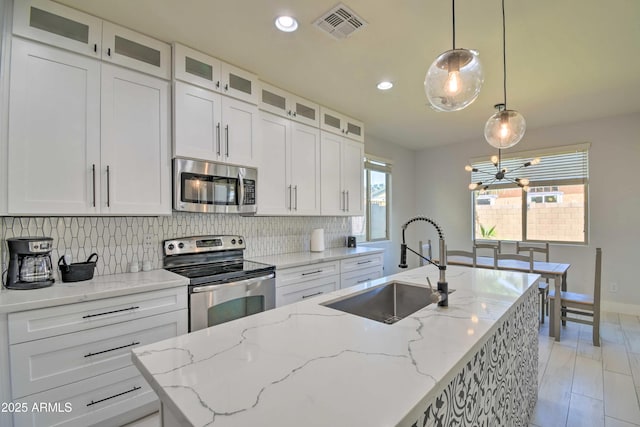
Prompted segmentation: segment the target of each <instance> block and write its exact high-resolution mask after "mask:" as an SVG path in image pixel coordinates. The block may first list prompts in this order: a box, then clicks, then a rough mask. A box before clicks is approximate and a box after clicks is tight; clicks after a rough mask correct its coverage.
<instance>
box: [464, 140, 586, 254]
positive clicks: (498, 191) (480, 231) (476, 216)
mask: <svg viewBox="0 0 640 427" xmlns="http://www.w3.org/2000/svg"><path fill="white" fill-rule="evenodd" d="M534 157H539V158H540V160H541V161H540V163H539V164H537V165H532V166H530V167H527V168H522V169H519V170H518V171H517V173H513V172H512V173H511V174H510V175H512V177H515V176H517V177H518V178H528V179H529V181H530V183H529V191H528V192H525V191H523V190H522V189H521V188H519V187H518V186H516V185H515V184H511V183H505V184H492V185H491V186H490V187H489V189H488V190H486V191H481V190H479V191H474V192H473V203H472V206H473V207H472V209H473V235H474V239H478V240H482V239H490V240H521V241H549V242H566V243H587V240H588V239H587V229H588V211H589V210H588V182H589V145H588V144H580V145H573V146H567V147H558V148H553V149H548V150H542V151H539V152H527V153H513V154H511V155H506V156H503V159H502V160H503V163H502V167H503V168H506V169H507V170H512V171H514V172H515V169H518V168H519V167H520V166H521V165H522V164H524V162H526V161H529V160H530V159H532V158H534ZM472 166H473V167H474V168H477V169H479V170H481V171H482V170H484V171H491V170H495V167H494V166H493V165H492V164H491V162H490V161H488V160H487V159H486V158H484V159H482V160H480V159H478V160H477V161H474V162H472ZM484 177H486V175H484ZM482 179H483V176H482V174H481V173H480V172H474V173H472V175H471V182H478V181H481V180H482Z"/></svg>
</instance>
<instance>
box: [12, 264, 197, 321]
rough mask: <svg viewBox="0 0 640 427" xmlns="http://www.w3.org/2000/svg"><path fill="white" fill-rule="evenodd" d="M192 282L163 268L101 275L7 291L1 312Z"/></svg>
mask: <svg viewBox="0 0 640 427" xmlns="http://www.w3.org/2000/svg"><path fill="white" fill-rule="evenodd" d="M188 283H189V280H188V279H187V278H186V277H182V276H180V275H177V274H175V273H171V272H170V271H167V270H161V269H159V270H152V271H151V272H139V273H119V274H110V275H104V276H97V277H95V278H94V279H92V280H88V281H86V282H74V283H64V282H60V283H56V284H54V285H53V286H51V287H48V288H43V289H30V290H10V289H3V290H2V292H0V313H2V314H7V313H16V312H19V311H27V310H36V309H41V308H48V307H56V306H61V305H67V304H75V303H79V302H86V301H95V300H100V299H104V298H112V297H119V296H124V295H132V294H138V293H142V292H150V291H156V290H162V289H169V288H177V287H182V286H185V287H186V286H187V285H188ZM114 284H115V286H114ZM63 288H66V289H63ZM23 296H26V297H29V296H31V297H33V298H31V299H23V298H21V297H23Z"/></svg>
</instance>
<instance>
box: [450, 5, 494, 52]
mask: <svg viewBox="0 0 640 427" xmlns="http://www.w3.org/2000/svg"><path fill="white" fill-rule="evenodd" d="M503 1H504V0H503ZM451 16H452V17H453V19H452V21H453V50H455V49H456V0H451Z"/></svg>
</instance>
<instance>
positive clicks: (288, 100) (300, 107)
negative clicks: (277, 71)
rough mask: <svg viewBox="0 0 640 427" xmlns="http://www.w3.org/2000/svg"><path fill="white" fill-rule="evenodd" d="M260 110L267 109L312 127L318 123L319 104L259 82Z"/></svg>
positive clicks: (317, 125)
mask: <svg viewBox="0 0 640 427" xmlns="http://www.w3.org/2000/svg"><path fill="white" fill-rule="evenodd" d="M258 105H259V107H260V109H261V110H265V111H269V112H271V113H274V114H278V115H280V116H283V117H287V118H289V119H292V120H295V121H297V122H300V123H304V124H307V125H309V126H313V127H319V125H320V106H319V105H318V104H316V103H314V102H311V101H309V100H306V99H304V98H301V97H299V96H297V95H294V94H292V93H289V92H287V91H284V90H282V89H279V88H277V87H275V86H271V85H270V84H267V83H264V82H260V103H259V104H258Z"/></svg>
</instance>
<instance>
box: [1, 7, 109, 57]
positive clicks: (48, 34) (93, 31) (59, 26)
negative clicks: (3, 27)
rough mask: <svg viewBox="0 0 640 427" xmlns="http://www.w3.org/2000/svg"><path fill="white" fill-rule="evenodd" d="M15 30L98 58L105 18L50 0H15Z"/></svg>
mask: <svg viewBox="0 0 640 427" xmlns="http://www.w3.org/2000/svg"><path fill="white" fill-rule="evenodd" d="M13 33H14V34H17V35H20V36H22V37H26V38H29V39H33V40H38V41H40V42H43V43H47V44H50V45H54V46H58V47H61V48H63V49H67V50H71V51H74V52H77V53H81V54H83V55H88V56H93V57H96V58H99V57H100V55H101V51H102V20H101V19H98V18H96V17H95V16H91V15H87V14H86V13H82V12H80V11H78V10H75V9H71V8H69V7H67V6H64V5H61V4H59V3H53V2H51V1H49V0H16V1H15V2H14V5H13Z"/></svg>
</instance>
